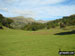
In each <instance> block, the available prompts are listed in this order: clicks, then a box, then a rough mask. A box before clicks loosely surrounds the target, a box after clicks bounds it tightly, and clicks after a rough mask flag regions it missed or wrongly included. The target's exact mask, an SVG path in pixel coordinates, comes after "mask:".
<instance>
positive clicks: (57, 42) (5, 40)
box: [0, 28, 75, 56]
mask: <svg viewBox="0 0 75 56" xmlns="http://www.w3.org/2000/svg"><path fill="white" fill-rule="evenodd" d="M74 29H75V28H74ZM71 30H72V28H70V29H69V30H63V29H59V28H56V29H49V30H46V29H44V30H38V31H24V30H13V29H3V30H0V56H59V54H58V51H59V49H61V50H73V48H75V34H65V35H55V34H56V33H60V32H67V31H71Z"/></svg>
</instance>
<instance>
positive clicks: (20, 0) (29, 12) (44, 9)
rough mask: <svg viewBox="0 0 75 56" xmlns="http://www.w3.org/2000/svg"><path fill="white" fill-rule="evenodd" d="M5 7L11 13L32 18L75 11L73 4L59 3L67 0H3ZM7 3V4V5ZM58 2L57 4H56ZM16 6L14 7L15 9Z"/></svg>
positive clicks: (49, 16) (64, 14)
mask: <svg viewBox="0 0 75 56" xmlns="http://www.w3.org/2000/svg"><path fill="white" fill-rule="evenodd" d="M4 1H5V3H2V4H3V5H4V6H5V7H7V8H9V10H8V9H7V8H3V9H0V10H4V11H5V10H8V11H9V12H10V13H11V14H13V15H14V14H15V15H21V16H25V17H29V16H30V17H33V18H38V19H40V18H53V17H58V16H68V15H71V14H74V13H75V5H60V3H62V2H65V1H67V0H4ZM0 3H1V2H0ZM7 4H8V6H7ZM56 4H58V5H56ZM15 8H16V9H15ZM8 14H9V13H8Z"/></svg>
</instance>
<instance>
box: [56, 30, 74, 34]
mask: <svg viewBox="0 0 75 56" xmlns="http://www.w3.org/2000/svg"><path fill="white" fill-rule="evenodd" d="M70 34H75V30H72V31H68V32H60V33H56V34H55V35H70Z"/></svg>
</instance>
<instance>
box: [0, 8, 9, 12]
mask: <svg viewBox="0 0 75 56" xmlns="http://www.w3.org/2000/svg"><path fill="white" fill-rule="evenodd" d="M0 10H2V11H5V12H8V8H0Z"/></svg>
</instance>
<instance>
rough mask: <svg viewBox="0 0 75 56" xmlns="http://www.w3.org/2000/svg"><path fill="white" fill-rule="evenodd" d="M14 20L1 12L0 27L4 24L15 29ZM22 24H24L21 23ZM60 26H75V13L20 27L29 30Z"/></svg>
mask: <svg viewBox="0 0 75 56" xmlns="http://www.w3.org/2000/svg"><path fill="white" fill-rule="evenodd" d="M13 22H14V21H13V20H12V19H10V18H6V17H3V16H2V15H1V14H0V27H2V26H6V27H9V28H12V29H15V26H14V28H13V27H12V26H11V24H12V23H13ZM21 25H22V24H21ZM58 26H60V28H64V27H66V26H75V15H71V16H65V17H63V18H61V19H56V20H53V21H48V22H47V23H36V22H32V23H28V24H25V25H24V24H23V27H20V29H22V30H29V31H36V30H39V29H45V28H46V29H50V28H56V27H58Z"/></svg>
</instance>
